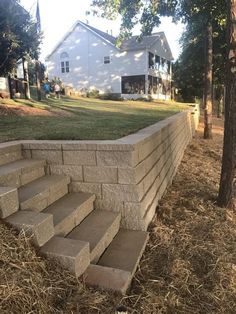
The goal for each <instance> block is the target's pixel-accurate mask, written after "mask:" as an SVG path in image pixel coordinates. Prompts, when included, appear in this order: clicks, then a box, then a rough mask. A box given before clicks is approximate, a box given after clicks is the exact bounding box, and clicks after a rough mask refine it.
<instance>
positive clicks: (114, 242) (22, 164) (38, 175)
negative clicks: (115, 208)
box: [0, 144, 148, 293]
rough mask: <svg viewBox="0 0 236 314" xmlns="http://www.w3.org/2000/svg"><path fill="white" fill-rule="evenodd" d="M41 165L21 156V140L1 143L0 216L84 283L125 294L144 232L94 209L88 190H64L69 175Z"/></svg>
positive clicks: (139, 252)
mask: <svg viewBox="0 0 236 314" xmlns="http://www.w3.org/2000/svg"><path fill="white" fill-rule="evenodd" d="M45 166H46V163H45V161H42V160H32V159H23V157H22V153H21V145H20V144H1V145H0V218H2V219H4V220H5V221H6V222H8V223H9V224H10V225H12V226H13V227H14V228H16V229H18V230H20V231H22V232H25V234H26V235H28V236H31V237H32V240H33V242H34V244H35V245H36V246H37V247H40V251H41V253H42V254H44V255H46V256H48V257H49V258H53V259H56V260H57V261H59V262H60V263H61V264H62V265H64V266H65V267H66V268H67V269H69V270H70V271H71V272H72V273H73V274H74V275H75V276H77V277H79V276H81V275H82V274H84V280H85V282H87V283H88V284H89V285H93V286H98V287H101V288H105V289H111V290H115V291H119V292H121V293H125V292H126V291H127V289H128V287H129V285H130V283H131V280H132V278H133V276H134V273H135V270H136V268H137V265H138V263H139V260H140V258H141V256H142V253H143V250H144V248H145V246H146V243H147V240H148V233H146V232H143V231H132V230H124V229H121V228H120V219H121V215H120V213H116V212H112V211H102V210H97V209H94V200H95V196H94V195H92V194H89V193H68V184H69V183H70V178H69V177H68V176H64V175H46V174H45Z"/></svg>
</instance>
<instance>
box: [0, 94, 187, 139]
mask: <svg viewBox="0 0 236 314" xmlns="http://www.w3.org/2000/svg"><path fill="white" fill-rule="evenodd" d="M1 103H2V104H5V105H7V106H9V107H11V105H14V106H16V105H17V106H20V107H21V108H23V107H28V108H32V110H33V108H36V109H41V110H43V112H44V113H47V112H48V115H41V116H40V115H26V116H16V115H9V116H1V117H0V141H1V142H3V141H9V140H17V139H99V140H101V139H117V138H120V137H122V136H125V135H128V134H130V133H134V132H136V131H137V130H139V129H141V128H144V127H146V126H148V125H150V124H153V123H155V122H157V121H160V120H163V119H165V118H167V117H169V116H171V115H173V114H175V113H177V112H180V111H182V110H186V109H187V108H188V106H187V105H186V104H182V103H176V102H171V101H170V102H163V101H162V102H156V101H155V102H142V101H110V100H100V99H91V98H83V97H81V98H68V97H63V98H62V99H60V100H58V99H54V98H50V99H49V100H45V99H44V100H43V101H42V102H37V101H30V100H23V99H20V100H16V101H13V100H3V101H1Z"/></svg>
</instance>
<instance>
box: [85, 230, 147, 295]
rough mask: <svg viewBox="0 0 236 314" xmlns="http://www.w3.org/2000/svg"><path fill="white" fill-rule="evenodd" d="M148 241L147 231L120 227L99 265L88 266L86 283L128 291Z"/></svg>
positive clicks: (122, 291)
mask: <svg viewBox="0 0 236 314" xmlns="http://www.w3.org/2000/svg"><path fill="white" fill-rule="evenodd" d="M147 241H148V233H147V232H144V231H133V230H125V229H120V231H119V232H118V234H117V235H116V237H115V238H114V239H113V241H112V242H111V244H110V245H109V246H108V248H107V249H106V251H105V252H104V254H103V255H102V257H101V258H100V260H99V262H98V263H97V265H93V264H91V265H90V266H89V267H88V269H87V271H86V273H85V280H86V283H88V284H89V285H93V286H99V287H101V288H104V289H108V290H115V291H119V292H121V293H122V294H124V293H126V291H127V289H128V288H129V286H130V283H131V280H132V278H133V276H134V273H135V271H136V268H137V266H138V263H139V261H140V259H141V256H142V254H143V251H144V249H145V246H146V243H147Z"/></svg>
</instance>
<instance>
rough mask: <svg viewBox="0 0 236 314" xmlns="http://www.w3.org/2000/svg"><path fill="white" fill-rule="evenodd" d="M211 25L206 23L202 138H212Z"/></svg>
mask: <svg viewBox="0 0 236 314" xmlns="http://www.w3.org/2000/svg"><path fill="white" fill-rule="evenodd" d="M212 57H213V43H212V24H211V22H208V25H207V38H206V65H205V88H204V138H205V139H211V138H212Z"/></svg>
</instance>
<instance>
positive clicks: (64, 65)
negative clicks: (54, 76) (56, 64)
mask: <svg viewBox="0 0 236 314" xmlns="http://www.w3.org/2000/svg"><path fill="white" fill-rule="evenodd" d="M60 59H61V73H69V72H70V62H69V60H68V59H69V55H68V53H67V52H65V51H64V52H62V53H61V54H60Z"/></svg>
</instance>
